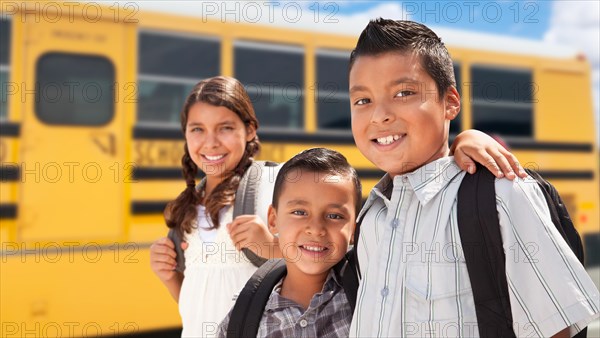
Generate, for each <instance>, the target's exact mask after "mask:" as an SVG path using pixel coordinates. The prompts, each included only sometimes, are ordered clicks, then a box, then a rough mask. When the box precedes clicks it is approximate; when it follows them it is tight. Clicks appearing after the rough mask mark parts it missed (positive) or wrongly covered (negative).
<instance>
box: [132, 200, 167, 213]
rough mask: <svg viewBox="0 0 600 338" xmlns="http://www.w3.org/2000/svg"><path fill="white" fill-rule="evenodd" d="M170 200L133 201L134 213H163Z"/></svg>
mask: <svg viewBox="0 0 600 338" xmlns="http://www.w3.org/2000/svg"><path fill="white" fill-rule="evenodd" d="M167 203H169V202H168V201H148V202H141V201H133V202H131V214H132V215H147V214H162V213H163V211H164V210H165V207H166V206H167Z"/></svg>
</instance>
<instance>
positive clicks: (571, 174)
mask: <svg viewBox="0 0 600 338" xmlns="http://www.w3.org/2000/svg"><path fill="white" fill-rule="evenodd" d="M356 172H357V173H358V176H359V177H360V178H361V179H380V178H381V177H383V175H384V172H383V171H381V170H377V169H357V170H356ZM537 172H538V173H539V174H540V175H542V177H544V178H545V179H547V180H560V179H564V180H592V179H594V172H593V171H591V170H589V171H585V170H582V171H566V170H537Z"/></svg>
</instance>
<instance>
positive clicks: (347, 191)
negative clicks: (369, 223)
mask: <svg viewBox="0 0 600 338" xmlns="http://www.w3.org/2000/svg"><path fill="white" fill-rule="evenodd" d="M355 190H356V189H355V186H354V183H353V181H352V179H351V178H349V177H343V176H332V175H330V174H325V173H315V172H311V171H306V170H293V171H291V172H290V173H289V175H287V179H286V181H285V183H284V185H283V190H282V192H281V195H280V196H279V202H278V206H277V209H275V208H273V207H270V208H269V225H270V227H271V230H272V232H274V233H278V234H279V246H280V248H281V251H282V254H283V256H284V258H285V259H286V265H287V269H288V276H292V275H294V276H295V277H296V278H298V276H302V275H304V276H318V277H319V278H323V279H324V278H325V277H326V276H327V274H328V273H329V270H330V269H331V267H333V266H334V265H335V264H337V263H338V262H339V261H340V260H341V259H342V258H343V257H344V254H345V253H346V251H347V248H348V244H349V242H350V238H351V236H352V231H353V230H354V224H355V218H356V211H355V210H356V201H355V196H356V193H355ZM300 278H302V277H300ZM305 278H306V277H305Z"/></svg>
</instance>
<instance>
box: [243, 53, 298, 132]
mask: <svg viewBox="0 0 600 338" xmlns="http://www.w3.org/2000/svg"><path fill="white" fill-rule="evenodd" d="M234 46H235V77H236V78H237V79H238V80H240V81H241V82H242V83H243V84H244V86H245V87H246V90H247V91H248V94H249V95H250V99H251V100H252V103H253V104H254V110H255V112H256V116H257V117H258V120H259V121H260V125H261V127H279V128H288V129H302V128H304V49H302V48H298V47H292V46H283V45H274V44H264V43H254V42H246V41H236V43H235V45H234Z"/></svg>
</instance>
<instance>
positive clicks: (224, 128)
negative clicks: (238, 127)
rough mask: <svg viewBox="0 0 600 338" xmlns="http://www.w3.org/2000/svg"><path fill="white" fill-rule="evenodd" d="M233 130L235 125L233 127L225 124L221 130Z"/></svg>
mask: <svg viewBox="0 0 600 338" xmlns="http://www.w3.org/2000/svg"><path fill="white" fill-rule="evenodd" d="M232 130H233V127H232V126H224V127H221V131H232Z"/></svg>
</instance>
